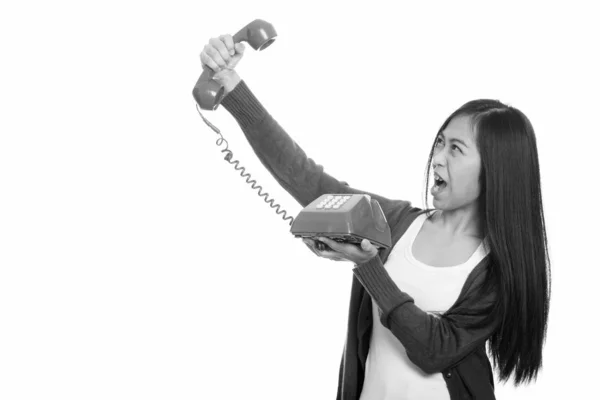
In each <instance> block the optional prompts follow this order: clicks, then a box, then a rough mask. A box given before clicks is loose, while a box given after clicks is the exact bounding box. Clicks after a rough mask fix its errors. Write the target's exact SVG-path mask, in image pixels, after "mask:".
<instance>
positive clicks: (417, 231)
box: [200, 35, 550, 400]
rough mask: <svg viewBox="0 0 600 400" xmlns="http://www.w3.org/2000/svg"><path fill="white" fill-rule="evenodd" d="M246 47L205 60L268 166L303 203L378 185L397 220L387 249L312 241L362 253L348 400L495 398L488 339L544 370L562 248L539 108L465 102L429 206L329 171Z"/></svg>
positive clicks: (449, 126)
mask: <svg viewBox="0 0 600 400" xmlns="http://www.w3.org/2000/svg"><path fill="white" fill-rule="evenodd" d="M243 52H244V45H243V44H240V43H238V44H235V45H234V43H233V41H232V37H231V35H221V36H219V37H218V38H212V39H210V40H209V43H208V44H207V45H206V46H205V47H204V50H203V51H202V53H201V54H200V59H201V62H202V64H203V67H204V66H208V67H209V68H212V69H213V70H214V71H215V79H216V80H217V81H219V82H220V83H221V84H223V85H224V86H225V93H226V95H225V97H224V99H223V101H222V103H221V104H222V105H223V107H224V108H225V109H227V110H228V111H229V112H230V113H231V114H232V116H233V117H234V118H235V119H236V121H237V122H238V123H239V125H240V127H241V128H242V131H243V132H244V134H245V136H246V138H247V139H248V141H249V142H250V144H251V146H252V147H253V149H254V151H255V153H256V154H257V156H258V157H259V158H260V160H261V162H262V163H263V165H265V167H266V168H267V169H268V170H269V171H270V172H271V173H272V175H273V176H274V178H275V179H276V180H277V181H278V182H279V183H280V184H281V185H282V187H284V188H285V189H286V190H287V191H288V192H289V193H290V194H291V195H292V196H294V198H295V199H296V200H297V201H298V202H299V203H300V204H301V205H302V206H303V207H304V206H306V205H308V204H310V203H311V202H312V201H313V200H315V199H316V198H318V197H319V196H321V195H322V194H326V193H329V194H332V193H335V194H338V193H348V194H368V195H370V196H371V197H372V198H374V199H376V200H377V201H378V202H379V204H380V206H381V208H382V210H383V212H384V214H385V216H386V219H387V221H388V224H389V225H390V228H391V230H392V248H390V249H382V250H377V248H375V247H374V246H373V245H371V243H369V242H368V241H367V240H363V242H362V243H361V245H360V246H359V245H355V244H348V243H338V242H335V241H332V240H329V239H327V238H321V239H320V240H321V242H322V243H324V244H325V245H326V246H325V245H323V244H321V245H317V243H315V241H314V240H311V239H304V242H305V243H306V244H307V245H308V246H309V247H310V249H311V250H312V251H313V252H314V253H315V254H317V255H318V256H320V257H325V258H330V259H332V260H339V261H351V262H352V263H353V265H354V267H353V273H354V276H353V283H352V292H351V298H350V312H349V318H348V331H347V337H346V343H345V347H344V354H343V357H342V360H341V364H340V370H339V382H338V393H337V398H338V399H342V400H347V399H357V400H358V399H360V400H382V399H389V400H391V399H435V400H437V399H451V400H456V399H494V398H495V397H494V379H493V374H492V373H493V372H492V368H491V364H490V362H489V358H488V353H487V352H486V344H489V353H490V354H491V358H492V361H493V364H494V368H495V369H496V371H497V374H498V376H499V379H500V380H501V381H507V380H508V379H509V378H510V376H511V375H514V382H515V386H517V385H519V384H522V383H528V382H530V381H531V380H532V379H535V378H537V374H538V371H539V370H540V369H541V367H542V348H543V346H544V342H545V338H546V329H547V321H548V310H549V302H550V260H549V257H548V250H547V240H546V231H545V222H544V213H543V207H542V196H541V189H540V173H539V165H538V155H537V148H536V139H535V134H534V130H533V127H532V126H531V123H530V121H529V120H528V118H527V117H526V116H525V115H524V114H523V113H522V112H521V111H519V110H518V109H516V108H514V107H510V106H507V105H504V104H502V103H500V102H499V101H496V100H474V101H470V102H468V103H466V104H464V105H463V106H462V107H460V108H459V109H457V110H456V111H455V112H453V113H452V114H451V115H450V116H449V117H448V118H447V119H446V120H445V121H444V123H443V124H442V126H441V127H440V129H439V131H438V133H437V135H436V137H435V140H434V143H433V146H432V149H431V152H430V154H429V161H428V164H427V171H426V177H427V180H426V185H427V187H428V186H429V177H430V173H431V166H432V164H433V177H434V178H435V184H434V185H433V187H432V188H431V194H432V195H433V206H434V209H425V210H423V209H420V208H417V207H414V206H412V205H411V204H410V202H408V201H405V200H391V199H388V198H385V197H383V196H381V195H378V194H375V193H370V192H366V191H363V190H359V189H356V188H352V187H350V186H349V185H348V184H347V183H344V182H340V181H338V180H337V179H335V178H334V177H332V176H330V175H328V174H327V173H325V172H324V170H323V167H322V166H321V165H319V164H316V163H315V162H314V161H313V160H312V159H310V158H308V157H307V156H306V154H305V153H304V151H303V150H302V149H301V148H300V147H299V146H298V145H297V143H295V142H294V141H293V140H292V139H291V137H290V136H289V135H288V134H287V133H286V132H285V131H284V130H283V129H282V128H281V126H279V124H278V123H277V122H276V121H275V120H274V118H273V117H272V116H271V115H270V114H269V113H268V112H267V111H266V110H265V108H264V107H263V106H262V104H261V103H260V102H259V101H258V100H257V99H256V97H255V96H254V95H253V93H252V92H251V91H250V89H249V88H248V86H247V85H246V83H245V82H244V81H242V80H241V79H240V77H239V76H238V75H237V73H236V72H235V70H234V67H235V66H236V65H237V63H238V62H239V61H240V59H241V58H242V55H243ZM398 151H399V153H401V152H402V151H403V150H402V149H399V150H398ZM392 183H394V184H395V182H392ZM425 202H426V203H427V196H426V197H425Z"/></svg>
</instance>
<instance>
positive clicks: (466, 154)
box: [431, 116, 481, 210]
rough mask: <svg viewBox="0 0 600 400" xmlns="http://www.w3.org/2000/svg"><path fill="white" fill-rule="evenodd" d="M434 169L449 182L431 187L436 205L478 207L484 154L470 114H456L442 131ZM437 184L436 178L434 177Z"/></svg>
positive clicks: (448, 208) (433, 165) (438, 206)
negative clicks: (476, 137)
mask: <svg viewBox="0 0 600 400" xmlns="http://www.w3.org/2000/svg"><path fill="white" fill-rule="evenodd" d="M432 167H433V171H434V172H435V173H437V174H439V176H440V177H441V178H442V179H443V180H444V181H445V182H446V186H445V187H443V188H441V190H439V191H438V190H436V188H435V187H433V188H432V189H431V194H432V195H433V206H434V207H435V208H437V209H444V210H454V209H457V208H468V207H475V206H476V205H477V198H478V197H479V192H480V187H479V173H480V171H481V158H480V157H479V152H478V151H477V147H476V144H475V132H473V131H472V130H471V127H470V117H467V116H457V117H454V118H453V119H452V120H451V121H450V123H449V124H448V126H447V127H446V129H444V131H443V132H442V133H441V134H440V136H439V137H438V139H437V142H436V144H435V149H434V155H433V158H432ZM433 182H434V185H435V180H433Z"/></svg>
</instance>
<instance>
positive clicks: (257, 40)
mask: <svg viewBox="0 0 600 400" xmlns="http://www.w3.org/2000/svg"><path fill="white" fill-rule="evenodd" d="M276 37H277V32H275V28H273V25H271V24H270V23H268V22H267V21H264V20H262V19H255V20H254V21H252V22H250V23H249V24H248V25H246V26H245V27H243V28H242V29H240V31H239V32H238V33H236V34H235V35H233V42H234V43H240V42H247V43H248V44H249V45H250V46H251V47H252V48H253V49H254V50H258V51H261V50H264V49H266V48H267V47H269V46H270V45H271V44H272V43H273V42H274V41H275V38H276ZM214 75H215V71H213V70H212V68H210V67H208V66H205V67H204V71H202V75H200V78H198V81H197V82H196V86H194V90H193V91H192V94H193V95H194V99H196V102H197V103H198V105H199V106H200V108H202V109H203V110H211V111H212V110H216V109H217V108H218V107H219V104H221V101H222V100H223V95H224V92H225V89H224V87H223V86H222V85H221V84H220V83H219V82H217V81H215V80H214V79H213V76H214Z"/></svg>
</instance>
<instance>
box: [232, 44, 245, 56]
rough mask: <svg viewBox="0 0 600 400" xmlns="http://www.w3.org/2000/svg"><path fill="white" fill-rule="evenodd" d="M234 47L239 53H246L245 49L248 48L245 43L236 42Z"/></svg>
mask: <svg viewBox="0 0 600 400" xmlns="http://www.w3.org/2000/svg"><path fill="white" fill-rule="evenodd" d="M234 47H235V52H236V53H237V54H244V50H246V46H244V43H236V44H235V46H234Z"/></svg>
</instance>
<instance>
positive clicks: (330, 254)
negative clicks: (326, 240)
mask: <svg viewBox="0 0 600 400" xmlns="http://www.w3.org/2000/svg"><path fill="white" fill-rule="evenodd" d="M302 241H303V242H304V244H306V246H307V247H308V248H309V249H310V251H312V252H313V253H314V254H315V255H317V256H319V257H322V258H328V259H330V260H333V261H348V260H347V259H345V258H343V257H341V256H343V254H341V253H338V252H337V251H332V250H318V249H317V248H316V247H317V246H316V242H315V240H313V239H308V238H303V239H302Z"/></svg>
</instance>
